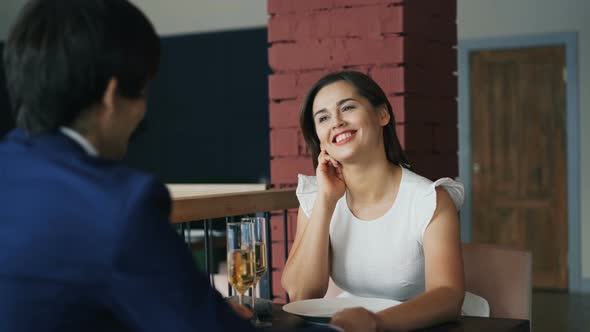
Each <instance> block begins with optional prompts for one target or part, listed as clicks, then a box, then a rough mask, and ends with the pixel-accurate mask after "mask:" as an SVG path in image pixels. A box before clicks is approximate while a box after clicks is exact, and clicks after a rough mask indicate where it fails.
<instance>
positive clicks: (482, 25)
mask: <svg viewBox="0 0 590 332" xmlns="http://www.w3.org/2000/svg"><path fill="white" fill-rule="evenodd" d="M457 11H458V12H457V23H458V29H459V40H463V39H473V38H476V39H477V38H487V37H506V36H518V35H527V34H542V33H550V32H566V31H568V32H569V31H576V32H578V52H579V54H578V69H579V103H580V110H579V111H580V117H579V119H580V154H581V155H580V160H581V165H580V170H581V184H580V187H581V197H580V200H581V210H582V211H581V219H582V220H581V231H582V234H581V245H582V275H583V277H584V278H590V93H589V92H590V1H588V0H560V1H555V0H457Z"/></svg>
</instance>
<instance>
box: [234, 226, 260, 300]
mask: <svg viewBox="0 0 590 332" xmlns="http://www.w3.org/2000/svg"><path fill="white" fill-rule="evenodd" d="M227 266H228V279H229V283H230V284H231V285H232V286H233V287H234V289H235V290H236V291H237V292H238V299H239V303H240V304H243V296H244V293H245V292H246V291H247V290H248V288H250V287H252V285H254V280H255V279H256V270H255V260H254V226H253V223H251V222H228V223H227Z"/></svg>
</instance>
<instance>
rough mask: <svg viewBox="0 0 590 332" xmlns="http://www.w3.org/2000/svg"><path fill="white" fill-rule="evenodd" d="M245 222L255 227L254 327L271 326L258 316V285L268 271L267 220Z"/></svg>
mask: <svg viewBox="0 0 590 332" xmlns="http://www.w3.org/2000/svg"><path fill="white" fill-rule="evenodd" d="M242 220H243V221H245V222H246V221H249V222H250V223H251V224H252V225H253V226H254V260H255V264H254V269H255V272H256V277H255V279H254V284H253V285H252V310H253V311H254V321H253V323H254V325H255V326H258V327H265V326H268V325H270V323H268V322H262V321H260V320H259V319H258V315H256V310H255V306H256V285H257V284H258V282H259V281H260V279H262V277H263V276H264V274H265V273H266V270H267V262H268V260H267V257H266V243H267V242H266V219H265V218H264V217H254V218H244V219H242Z"/></svg>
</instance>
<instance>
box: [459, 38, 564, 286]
mask: <svg viewBox="0 0 590 332" xmlns="http://www.w3.org/2000/svg"><path fill="white" fill-rule="evenodd" d="M470 60H471V68H470V70H471V74H470V75H471V78H470V81H471V83H470V85H471V86H470V89H471V117H472V123H471V132H472V137H471V139H472V156H473V159H472V162H473V165H472V166H473V168H472V179H473V216H472V225H473V227H472V230H473V234H472V238H473V241H474V242H478V243H491V244H501V245H507V246H512V247H516V248H520V249H527V250H530V251H532V253H533V286H534V287H538V288H554V289H567V210H566V207H567V204H566V203H567V197H566V193H567V191H566V190H567V186H566V185H567V174H566V172H567V171H566V132H565V129H566V124H565V120H566V112H565V48H564V47H562V46H554V47H535V48H521V49H507V50H490V51H480V52H473V53H472V54H471V56H470ZM482 263H483V264H485V262H482Z"/></svg>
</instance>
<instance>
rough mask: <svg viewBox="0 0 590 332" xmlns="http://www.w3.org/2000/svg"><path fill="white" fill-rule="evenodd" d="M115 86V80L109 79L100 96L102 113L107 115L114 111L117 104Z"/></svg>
mask: <svg viewBox="0 0 590 332" xmlns="http://www.w3.org/2000/svg"><path fill="white" fill-rule="evenodd" d="M117 86H118V82H117V79H116V78H114V77H111V78H110V79H109V82H108V83H107V88H106V89H105V90H104V93H103V95H102V105H103V108H104V111H105V112H106V113H107V114H108V113H112V112H113V111H114V109H115V104H116V102H117V100H116V99H117Z"/></svg>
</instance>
